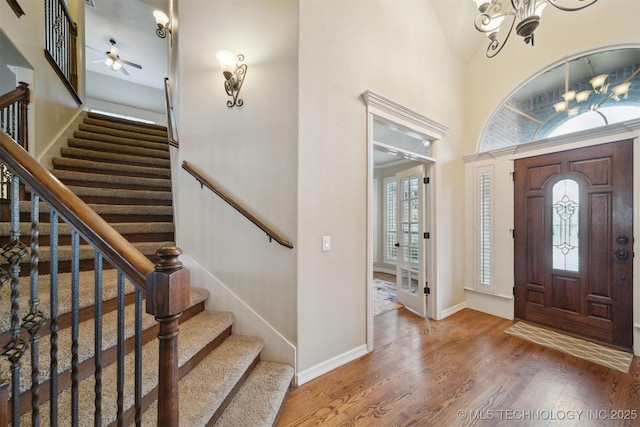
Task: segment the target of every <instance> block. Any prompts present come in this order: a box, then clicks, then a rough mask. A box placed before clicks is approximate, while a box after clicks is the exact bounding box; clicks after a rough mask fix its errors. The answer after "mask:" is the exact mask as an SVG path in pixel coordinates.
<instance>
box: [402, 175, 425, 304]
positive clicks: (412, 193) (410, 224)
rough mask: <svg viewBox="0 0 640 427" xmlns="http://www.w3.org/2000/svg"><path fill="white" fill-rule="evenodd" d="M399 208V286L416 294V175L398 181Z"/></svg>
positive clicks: (418, 180) (417, 256)
mask: <svg viewBox="0 0 640 427" xmlns="http://www.w3.org/2000/svg"><path fill="white" fill-rule="evenodd" d="M400 187H401V192H400V200H399V203H400V207H401V212H402V215H401V225H400V229H401V230H402V239H401V242H402V260H401V261H402V281H401V284H400V286H402V289H403V290H404V291H405V292H410V293H411V294H413V295H417V294H418V283H419V281H418V268H419V262H420V257H419V254H420V248H419V245H420V232H419V230H420V224H419V221H420V210H419V203H420V201H419V198H418V196H419V194H418V192H419V189H420V179H419V177H418V176H416V175H412V176H411V177H408V178H402V180H401V181H400Z"/></svg>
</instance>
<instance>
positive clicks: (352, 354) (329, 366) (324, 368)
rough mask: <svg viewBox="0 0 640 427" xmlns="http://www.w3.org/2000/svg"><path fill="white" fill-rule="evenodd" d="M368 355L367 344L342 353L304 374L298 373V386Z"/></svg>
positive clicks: (305, 371)
mask: <svg viewBox="0 0 640 427" xmlns="http://www.w3.org/2000/svg"><path fill="white" fill-rule="evenodd" d="M367 353H368V351H367V346H366V344H363V345H361V346H360V347H356V348H354V349H353V350H349V351H347V352H346V353H342V354H340V355H338V356H336V357H333V358H331V359H329V360H326V361H324V362H322V363H319V364H317V365H316V366H313V367H311V368H309V369H305V370H304V371H302V372H298V374H297V375H296V384H297V385H302V384H304V383H306V382H309V381H311V380H312V379H315V378H318V377H319V376H320V375H323V374H326V373H327V372H329V371H332V370H334V369H336V368H339V367H340V366H342V365H344V364H346V363H349V362H351V361H354V360H356V359H357V358H359V357H362V356H364V355H365V354H367Z"/></svg>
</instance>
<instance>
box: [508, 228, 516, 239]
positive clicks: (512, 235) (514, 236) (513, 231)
mask: <svg viewBox="0 0 640 427" xmlns="http://www.w3.org/2000/svg"><path fill="white" fill-rule="evenodd" d="M509 231H511V238H512V239H515V238H516V229H515V228H511V229H509Z"/></svg>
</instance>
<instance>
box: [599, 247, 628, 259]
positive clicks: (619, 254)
mask: <svg viewBox="0 0 640 427" xmlns="http://www.w3.org/2000/svg"><path fill="white" fill-rule="evenodd" d="M604 253H605V254H615V255H616V258H618V259H619V260H621V261H624V260H625V259H627V258H629V251H628V250H626V249H625V248H618V249H616V250H615V251H604Z"/></svg>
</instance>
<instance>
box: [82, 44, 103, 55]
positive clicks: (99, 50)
mask: <svg viewBox="0 0 640 427" xmlns="http://www.w3.org/2000/svg"><path fill="white" fill-rule="evenodd" d="M85 47H86V48H87V49H91V50H95V51H96V52H100V53H102V52H104V50H102V49H96V48H95V47H93V46H89V45H88V44H86V45H85Z"/></svg>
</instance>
